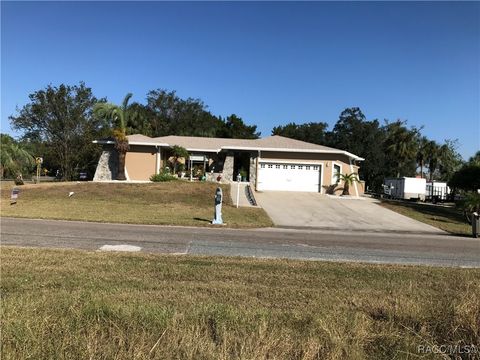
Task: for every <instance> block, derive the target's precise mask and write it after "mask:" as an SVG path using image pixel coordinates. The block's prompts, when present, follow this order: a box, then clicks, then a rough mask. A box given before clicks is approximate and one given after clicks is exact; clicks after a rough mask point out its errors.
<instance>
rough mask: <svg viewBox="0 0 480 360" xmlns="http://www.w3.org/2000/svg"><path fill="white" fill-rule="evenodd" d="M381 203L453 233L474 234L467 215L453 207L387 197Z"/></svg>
mask: <svg viewBox="0 0 480 360" xmlns="http://www.w3.org/2000/svg"><path fill="white" fill-rule="evenodd" d="M380 205H381V206H383V207H386V208H387V209H390V210H393V211H396V212H398V213H400V214H402V215H405V216H408V217H411V218H412V219H415V220H418V221H421V222H424V223H426V224H429V225H432V226H435V227H437V228H439V229H442V230H444V231H447V232H449V233H451V234H455V235H461V236H471V235H472V228H471V226H470V225H469V224H468V223H466V222H465V217H464V216H463V215H462V213H461V212H460V211H458V210H457V209H455V208H453V207H445V206H433V205H430V204H422V203H414V202H406V201H394V200H385V199H383V200H382V201H381V203H380Z"/></svg>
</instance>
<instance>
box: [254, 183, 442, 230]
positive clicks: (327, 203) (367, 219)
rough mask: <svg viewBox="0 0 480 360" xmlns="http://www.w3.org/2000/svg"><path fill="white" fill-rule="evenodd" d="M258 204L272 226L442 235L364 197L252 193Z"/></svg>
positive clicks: (432, 228)
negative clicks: (273, 224) (266, 214)
mask: <svg viewBox="0 0 480 360" xmlns="http://www.w3.org/2000/svg"><path fill="white" fill-rule="evenodd" d="M255 198H256V200H257V202H258V204H259V205H260V206H261V207H262V208H263V209H264V210H265V211H266V212H267V213H268V215H269V216H270V218H271V219H272V220H273V222H274V223H275V225H279V226H289V227H300V226H308V227H312V228H323V229H325V228H330V229H343V228H348V229H353V230H358V231H376V230H377V229H378V228H379V227H381V229H382V230H383V231H388V232H393V231H401V232H412V233H423V234H427V233H429V234H445V233H444V232H443V231H442V230H440V229H437V228H435V227H433V226H430V225H427V224H424V223H421V222H419V221H416V220H413V219H411V218H409V217H406V216H403V215H401V214H398V213H396V212H394V211H391V210H388V209H386V208H383V207H381V206H379V205H378V200H376V199H371V198H367V197H361V198H357V199H355V198H353V199H352V198H341V197H334V198H332V197H329V196H327V195H322V194H318V193H305V192H296V191H288V192H287V191H285V192H280V191H265V192H256V193H255Z"/></svg>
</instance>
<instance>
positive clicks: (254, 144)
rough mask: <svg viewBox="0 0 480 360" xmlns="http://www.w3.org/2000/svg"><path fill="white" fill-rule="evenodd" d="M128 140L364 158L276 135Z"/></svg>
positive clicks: (213, 149) (131, 138)
mask: <svg viewBox="0 0 480 360" xmlns="http://www.w3.org/2000/svg"><path fill="white" fill-rule="evenodd" d="M127 137H128V141H129V143H130V144H132V145H157V146H173V145H178V146H182V147H184V148H186V149H187V150H189V151H204V152H219V151H221V150H222V149H232V150H261V151H286V152H289V151H291V152H316V153H339V154H344V155H347V156H349V157H351V158H353V159H355V160H364V159H362V158H361V157H359V156H356V155H354V154H351V153H349V152H347V151H344V150H340V149H335V148H331V147H328V146H323V145H317V144H312V143H308V142H305V141H300V140H294V139H290V138H287V137H283V136H279V135H274V136H269V137H266V138H263V139H254V140H251V139H227V138H210V137H196V136H177V135H170V136H161V137H156V138H151V137H148V136H145V135H140V134H135V135H128V136H127Z"/></svg>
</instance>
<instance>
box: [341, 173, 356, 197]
mask: <svg viewBox="0 0 480 360" xmlns="http://www.w3.org/2000/svg"><path fill="white" fill-rule="evenodd" d="M337 178H338V179H339V180H340V181H343V191H342V196H344V195H350V185H353V183H354V182H359V181H360V180H358V174H356V173H351V174H338V175H337Z"/></svg>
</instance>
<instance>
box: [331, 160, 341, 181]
mask: <svg viewBox="0 0 480 360" xmlns="http://www.w3.org/2000/svg"><path fill="white" fill-rule="evenodd" d="M341 173H342V167H341V166H340V165H338V164H333V175H332V182H333V183H337V182H339V181H340V174H341Z"/></svg>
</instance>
